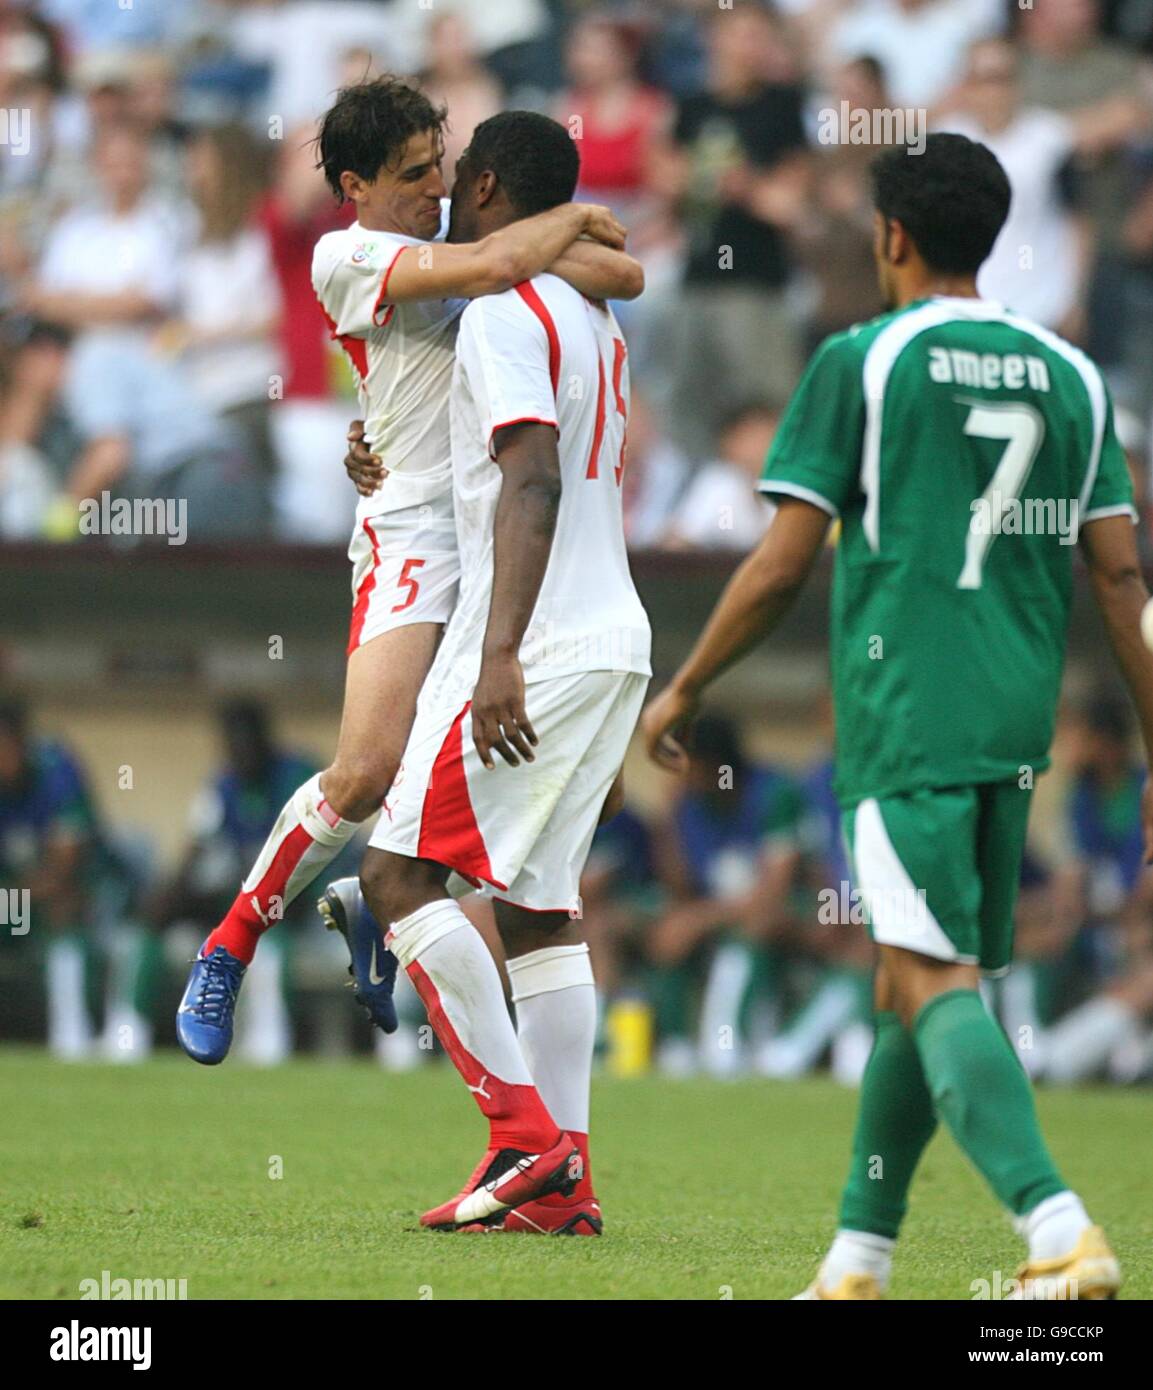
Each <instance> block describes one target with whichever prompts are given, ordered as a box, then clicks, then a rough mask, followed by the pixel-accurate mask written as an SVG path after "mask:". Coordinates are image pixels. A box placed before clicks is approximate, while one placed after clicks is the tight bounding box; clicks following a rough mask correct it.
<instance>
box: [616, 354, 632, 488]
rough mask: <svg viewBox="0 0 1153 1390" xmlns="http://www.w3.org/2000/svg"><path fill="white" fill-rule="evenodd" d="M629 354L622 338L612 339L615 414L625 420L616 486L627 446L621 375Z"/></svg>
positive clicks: (623, 467) (622, 469) (626, 406)
mask: <svg viewBox="0 0 1153 1390" xmlns="http://www.w3.org/2000/svg"><path fill="white" fill-rule="evenodd" d="M628 355H629V350H628V348H627V347H626V346H625V340H624V339H623V338H614V339H613V395H614V396H616V398H617V414H618V415H619V416H620V417H621V419H622V420H623V421H624V422H625V427H624V432H623V433H622V435H621V455H620V458H619V459H618V460H617V487H620V484H621V478H622V477H624V471H625V451H626V450H627V449H628V447H629V408H628V404H627V403H626V401H625V398H624V397H623V396H622V395H621V377H622V374H623V372H624V368H625V359H626V358H627V357H628Z"/></svg>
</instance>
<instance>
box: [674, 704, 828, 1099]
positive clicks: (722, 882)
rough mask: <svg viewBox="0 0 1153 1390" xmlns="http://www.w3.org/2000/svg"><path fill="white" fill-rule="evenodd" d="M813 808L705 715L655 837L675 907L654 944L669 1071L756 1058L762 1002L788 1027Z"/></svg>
mask: <svg viewBox="0 0 1153 1390" xmlns="http://www.w3.org/2000/svg"><path fill="white" fill-rule="evenodd" d="M803 814H804V804H803V800H802V797H801V793H800V790H799V788H798V787H797V785H796V783H795V782H794V781H793V780H792V778H791V777H789V776H787V775H786V774H785V773H783V772H781V771H779V770H778V769H776V768H773V767H768V766H759V765H757V764H755V763H753V762H751V761H750V760H749V759H748V758H746V756H745V754H744V752H743V749H742V747H741V740H740V737H739V735H738V733H737V730H736V727H735V726H734V725H733V724H732V723H731V722H730V721H729V720H727V719H724V718H722V717H720V716H718V715H709V716H702V717H701V718H700V719H699V720H697V722H696V724H695V725H694V727H693V731H692V736H691V740H690V746H689V764H688V768H687V771H686V774H685V780H684V785H683V789H682V790H681V792H680V794H679V796H678V798H677V801H676V804H675V805H674V807H673V809H672V813H671V815H670V816H669V819H668V820H667V822H665V823H664V824H663V825H662V826H661V827H659V829H658V832H657V839H656V850H655V853H656V862H657V866H658V875H659V878H660V881H661V884H662V886H663V888H664V890H665V893H666V894H667V898H668V905H667V907H666V908H665V910H664V911H663V913H662V914H661V916H660V917H659V918H658V919H657V921H656V922H655V923H654V924H653V927H652V929H651V931H650V933H649V937H648V947H647V951H648V958H649V962H650V964H651V967H652V971H653V984H652V989H653V993H654V997H655V1006H656V1022H657V1030H658V1035H659V1037H660V1045H659V1048H658V1054H657V1059H658V1065H659V1066H660V1067H661V1069H662V1070H663V1071H665V1072H667V1073H669V1074H671V1075H684V1074H686V1073H688V1072H691V1071H693V1070H695V1069H696V1068H697V1067H698V1066H699V1067H700V1068H701V1069H702V1070H704V1071H705V1072H706V1073H708V1074H709V1075H713V1076H731V1075H734V1074H736V1073H737V1072H739V1071H740V1070H741V1069H742V1068H744V1067H745V1066H746V1065H747V1064H748V1062H749V1060H750V1047H749V1040H750V1037H751V1035H752V1034H753V1033H755V1031H756V1028H755V1026H750V1025H751V1024H752V1023H753V1017H752V1016H753V1006H754V1005H756V1006H758V1007H759V1009H760V1010H761V1011H762V1012H763V1013H767V1015H768V1031H770V1032H771V1031H774V1030H775V1027H776V1025H777V1023H779V1021H780V1017H781V1015H782V1012H783V1008H784V991H785V968H786V961H787V956H786V945H787V941H788V938H789V936H790V933H791V926H792V917H791V907H792V903H791V894H792V891H793V887H794V884H795V881H796V878H797V873H798V871H799V868H800V864H801V828H802V821H803ZM702 972H703V973H704V975H705V983H704V990H703V996H702V998H701V1001H700V1008H699V1018H698V1022H697V1026H696V1037H697V1041H696V1043H695V1044H694V1043H693V1041H692V1033H693V1026H692V1016H693V1010H694V1003H695V995H696V992H697V983H698V980H699V979H700V976H701V974H702Z"/></svg>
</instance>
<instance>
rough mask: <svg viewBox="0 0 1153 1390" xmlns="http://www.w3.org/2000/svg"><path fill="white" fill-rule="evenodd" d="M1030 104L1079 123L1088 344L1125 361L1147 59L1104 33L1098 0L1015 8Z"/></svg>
mask: <svg viewBox="0 0 1153 1390" xmlns="http://www.w3.org/2000/svg"><path fill="white" fill-rule="evenodd" d="M1015 22H1016V27H1017V32H1018V34H1019V37H1020V40H1021V44H1022V58H1021V86H1022V93H1023V97H1024V100H1025V102H1026V104H1027V105H1029V106H1047V107H1050V108H1051V109H1052V110H1054V111H1059V112H1061V113H1062V114H1063V115H1065V116H1067V117H1069V118H1070V119H1071V120H1072V121H1073V122H1074V124H1075V127H1076V129H1077V135H1078V142H1077V143H1078V149H1079V151H1080V157H1079V159H1078V161H1077V164H1076V169H1077V172H1078V174H1079V176H1080V179H1081V181H1082V185H1083V191H1082V200H1083V206H1084V210H1085V211H1086V213H1087V214H1088V215H1089V217H1090V218H1091V219H1092V223H1093V226H1094V229H1095V232H1096V237H1097V255H1096V258H1095V264H1094V268H1093V279H1092V284H1091V289H1090V302H1089V324H1088V332H1087V341H1086V346H1087V347H1088V350H1089V352H1090V353H1091V355H1092V356H1093V358H1094V359H1095V360H1096V361H1097V362H1099V363H1100V364H1101V365H1102V366H1103V367H1105V368H1107V369H1108V368H1112V367H1115V366H1117V365H1118V364H1119V362H1120V359H1121V344H1122V343H1123V342H1124V334H1123V331H1120V330H1123V325H1124V322H1125V309H1126V299H1127V296H1126V284H1127V280H1126V274H1125V257H1124V250H1123V245H1122V240H1121V236H1122V228H1123V226H1124V222H1125V211H1126V208H1127V207H1128V205H1129V201H1130V197H1131V193H1132V188H1131V181H1130V173H1129V166H1128V158H1127V151H1128V149H1129V147H1130V146H1131V144H1132V142H1133V141H1134V140H1136V139H1139V138H1142V137H1143V136H1144V135H1145V134H1146V133H1147V132H1148V130H1149V128H1150V100H1149V95H1148V91H1147V83H1148V64H1147V63H1143V62H1142V60H1141V58H1140V57H1139V55H1138V54H1137V53H1135V52H1134V51H1133V50H1132V49H1131V48H1126V47H1124V46H1122V45H1121V44H1119V43H1117V42H1116V41H1114V40H1112V39H1105V38H1102V37H1101V33H1100V30H1101V7H1100V5H1099V3H1098V0H1046V3H1045V4H1044V5H1036V6H1034V7H1032V8H1031V9H1028V10H1021V11H1016V12H1015Z"/></svg>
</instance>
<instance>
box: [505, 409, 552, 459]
mask: <svg viewBox="0 0 1153 1390" xmlns="http://www.w3.org/2000/svg"><path fill="white" fill-rule="evenodd" d="M513 425H551V426H552V427H553V429H554V430H557V431H558V432H559V430H560V426H559V425H558V424H557V422H556V421H555V420H542V419H541V418H540V416H539V415H521V416H520V417H519V418H518V419H516V420H502V421H501V423H500V424H499V425H493V427H492V433H491V434H490V435H489V437H488V456H489V458H490V459H492V461H493V463H495V462H496V454H494V453H493V449H492V441H493V440H494V439H495V438H496V432H497V430H510V429H512V427H513Z"/></svg>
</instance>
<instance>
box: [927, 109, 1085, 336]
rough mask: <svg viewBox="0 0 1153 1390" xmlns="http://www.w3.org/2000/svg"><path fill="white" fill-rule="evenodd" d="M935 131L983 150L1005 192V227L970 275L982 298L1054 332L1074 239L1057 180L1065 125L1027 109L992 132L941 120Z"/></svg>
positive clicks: (1068, 134) (1064, 156)
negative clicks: (1008, 196) (994, 161)
mask: <svg viewBox="0 0 1153 1390" xmlns="http://www.w3.org/2000/svg"><path fill="white" fill-rule="evenodd" d="M941 129H942V130H948V131H954V132H956V133H957V134H958V135H967V136H968V137H969V138H970V139H971V140H980V141H981V143H982V144H983V145H988V147H989V148H990V149H991V150H992V151H993V153H994V154H995V155H996V156H997V158H998V159H999V160H1000V161H1001V164H1002V165H1003V167H1004V169H1005V173H1006V174H1007V175H1008V176H1009V186H1010V188H1011V189H1012V190H1013V201H1012V204H1011V206H1010V208H1009V217H1008V220H1007V221H1006V223H1005V225H1004V227H1002V229H1001V235H1000V236H999V237H998V238H997V241H996V243H995V245H994V247H993V251H992V254H991V255H990V257H989V259H988V260H987V261H986V262H985V264H984V265H983V266H982V267H981V271H980V274H979V275H978V276H977V288H978V289H979V290H980V292H981V295H982V297H983V298H985V299H994V300H997V301H998V302H999V303H1002V304H1007V305H1008V306H1009V308H1011V309H1012V310H1014V312H1016V313H1018V314H1020V315H1022V317H1024V318H1027V319H1032V320H1033V321H1034V322H1035V323H1040V324H1044V326H1045V327H1046V328H1056V327H1057V326H1058V324H1060V322H1061V320H1062V319H1063V318H1064V317H1065V315H1066V314H1067V313H1068V312H1069V310H1070V309H1071V308H1072V307H1073V303H1074V300H1075V298H1076V294H1077V236H1076V232H1075V230H1074V226H1073V220H1072V218H1071V216H1070V214H1069V211H1068V209H1067V208H1066V207H1065V206H1064V204H1063V203H1062V202H1061V196H1060V188H1059V184H1058V177H1057V176H1058V173H1059V172H1060V169H1061V166H1062V165H1063V164H1064V163H1065V162H1066V160H1068V158H1069V156H1070V155H1071V154H1072V152H1073V132H1072V127H1071V125H1070V123H1069V121H1068V119H1067V118H1066V117H1064V116H1062V115H1060V114H1059V113H1058V112H1056V111H1048V110H1045V109H1043V108H1041V107H1031V108H1026V109H1025V110H1023V111H1021V112H1020V113H1019V114H1018V115H1017V117H1016V119H1015V120H1014V121H1013V122H1012V123H1011V124H1010V125H1008V126H1006V128H1005V129H1004V130H1000V131H997V132H996V133H990V132H988V131H985V130H982V129H981V127H980V126H979V125H978V124H977V123H976V121H973V120H971V119H970V118H969V117H967V116H960V115H959V116H950V117H947V118H946V119H944V120H943V121H942V122H941Z"/></svg>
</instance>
